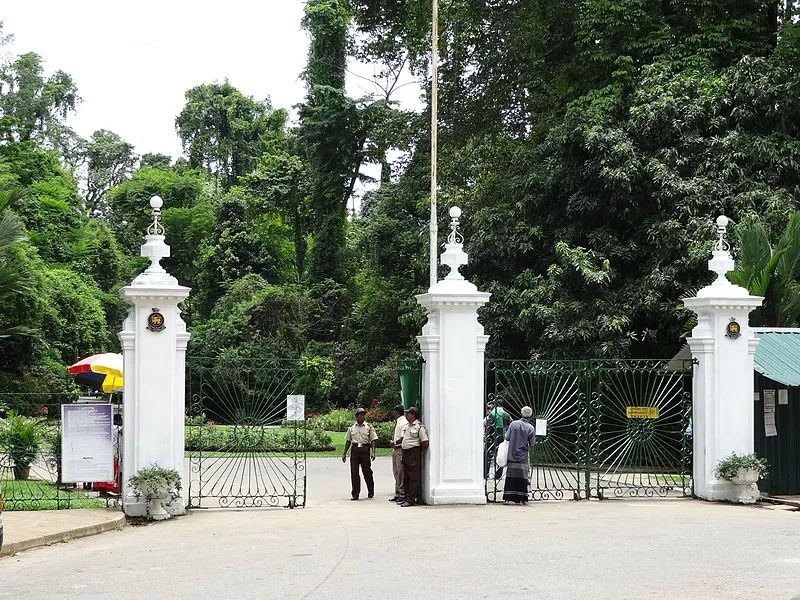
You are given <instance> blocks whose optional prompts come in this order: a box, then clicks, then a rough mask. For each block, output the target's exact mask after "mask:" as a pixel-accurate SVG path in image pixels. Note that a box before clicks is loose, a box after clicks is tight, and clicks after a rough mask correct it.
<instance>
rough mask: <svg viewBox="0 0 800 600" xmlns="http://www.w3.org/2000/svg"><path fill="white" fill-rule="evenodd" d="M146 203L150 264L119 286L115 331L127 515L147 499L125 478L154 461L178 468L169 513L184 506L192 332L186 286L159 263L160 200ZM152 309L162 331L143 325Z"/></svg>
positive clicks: (145, 252) (163, 254)
mask: <svg viewBox="0 0 800 600" xmlns="http://www.w3.org/2000/svg"><path fill="white" fill-rule="evenodd" d="M150 205H151V206H152V208H153V217H154V220H153V224H152V225H151V226H150V228H149V229H148V235H147V236H146V238H145V239H146V241H145V243H144V245H143V246H142V250H141V255H142V256H146V257H148V258H149V259H150V261H151V264H150V266H149V267H148V268H147V269H146V270H145V271H144V272H143V273H141V274H140V275H138V276H137V277H136V278H135V279H134V280H133V281H132V282H131V284H130V285H129V286H127V287H124V288H122V290H120V295H121V296H122V298H123V299H125V301H126V302H127V303H128V304H129V305H130V308H129V310H128V318H127V319H126V320H125V323H124V325H123V330H122V331H121V332H120V333H119V339H120V340H121V342H122V353H123V359H124V374H125V384H124V386H125V387H124V394H125V402H124V408H123V422H122V425H123V436H122V437H123V468H122V473H123V480H124V481H123V490H122V503H123V508H124V510H125V514H127V515H129V516H144V515H145V510H146V505H147V502H146V501H144V500H141V501H138V500H137V499H136V496H134V495H133V493H132V492H131V489H130V487H129V486H128V481H127V480H128V478H130V477H131V476H133V475H135V474H136V473H137V472H138V471H139V470H140V469H142V468H144V467H148V466H150V465H152V464H157V465H158V466H160V467H163V468H166V469H175V470H176V471H178V473H180V474H181V481H182V482H183V488H184V489H183V492H184V497H183V498H179V499H177V500H175V501H174V502H173V503H172V504H171V505H170V506H167V507H166V508H167V510H168V511H169V512H170V513H171V514H173V515H176V514H184V513H185V512H186V508H185V507H186V497H185V494H186V488H187V482H188V479H187V474H186V467H185V461H184V458H183V455H184V428H183V423H184V397H185V386H184V383H185V377H186V375H185V370H186V344H187V343H188V341H189V335H190V334H189V333H187V331H186V324H185V323H184V322H183V320H182V319H181V316H180V309H179V308H178V303H179V302H181V301H182V300H184V299H185V298H186V297H188V295H189V291H190V289H189V288H188V287H184V286H182V285H179V284H178V281H177V279H175V278H174V277H172V276H171V275H170V274H169V273H167V272H166V271H165V270H164V268H163V267H162V266H161V265H160V260H161V259H162V258H167V257H169V255H170V249H169V246H167V244H166V243H165V242H164V231H163V228H162V227H161V225H160V224H159V222H158V217H159V215H160V212H161V211H160V209H161V205H162V200H161V199H160V198H158V197H157V196H155V197H153V199H151V201H150ZM154 309H157V312H160V313H161V314H162V315H163V317H164V329H163V330H162V331H153V330H150V329H148V327H147V326H148V317H149V315H151V314H152V313H153V311H154Z"/></svg>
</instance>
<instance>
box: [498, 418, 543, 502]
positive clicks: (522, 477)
mask: <svg viewBox="0 0 800 600" xmlns="http://www.w3.org/2000/svg"><path fill="white" fill-rule="evenodd" d="M532 416H533V410H531V407H530V406H523V407H522V418H520V419H517V420H516V421H513V422H512V423H511V425H509V426H508V431H506V440H507V441H508V463H507V465H506V467H507V471H506V483H505V486H504V487H503V503H504V504H511V503H512V502H513V503H515V504H520V503H522V504H527V503H528V488H529V487H530V474H531V465H530V459H529V458H528V451H529V449H530V448H532V447H533V446H534V444H535V443H536V429H535V428H534V426H533V425H532V424H531V417H532Z"/></svg>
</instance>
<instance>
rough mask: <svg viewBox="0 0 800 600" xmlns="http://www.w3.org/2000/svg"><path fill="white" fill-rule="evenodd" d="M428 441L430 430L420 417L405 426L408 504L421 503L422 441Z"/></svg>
mask: <svg viewBox="0 0 800 600" xmlns="http://www.w3.org/2000/svg"><path fill="white" fill-rule="evenodd" d="M427 441H428V430H427V429H425V425H423V424H422V423H421V422H420V421H419V420H418V419H417V420H415V421H414V422H413V423H406V424H405V425H404V426H403V443H402V447H403V488H405V492H406V503H407V504H418V503H419V500H420V499H419V484H420V482H421V481H422V442H427Z"/></svg>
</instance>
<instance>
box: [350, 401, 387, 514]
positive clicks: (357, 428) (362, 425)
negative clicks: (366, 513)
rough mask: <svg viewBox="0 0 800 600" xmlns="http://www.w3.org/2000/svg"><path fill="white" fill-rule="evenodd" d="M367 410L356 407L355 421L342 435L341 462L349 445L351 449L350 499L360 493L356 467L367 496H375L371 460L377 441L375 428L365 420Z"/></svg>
mask: <svg viewBox="0 0 800 600" xmlns="http://www.w3.org/2000/svg"><path fill="white" fill-rule="evenodd" d="M366 418H367V411H366V409H364V408H357V409H356V422H355V423H353V424H352V425H350V427H348V428H347V434H346V435H345V436H344V440H345V443H344V453H343V454H342V462H347V451H348V450H349V449H350V446H352V447H353V451H352V452H351V453H350V482H351V483H352V486H353V487H352V490H351V492H350V493H351V498H350V499H351V500H358V496H359V495H360V494H361V477H360V476H359V473H358V467H359V466H361V471H362V472H363V473H364V481H365V482H366V483H367V497H368V498H372V497H374V496H375V480H374V479H373V478H372V464H371V463H372V461H373V460H375V442H377V441H378V434H377V433H375V428H374V427H373V426H372V425H370V424H369V423H367V422H366Z"/></svg>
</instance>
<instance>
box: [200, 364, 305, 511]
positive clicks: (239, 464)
mask: <svg viewBox="0 0 800 600" xmlns="http://www.w3.org/2000/svg"><path fill="white" fill-rule="evenodd" d="M187 369H188V370H187V426H186V448H187V454H188V460H189V506H190V508H228V507H230V508H246V507H250V508H253V507H269V506H287V507H289V508H295V507H298V506H305V503H306V452H307V448H308V440H309V436H308V430H307V429H306V421H305V415H304V414H301V415H300V416H301V418H300V419H296V420H291V421H289V420H287V395H298V394H302V390H300V389H299V387H300V383H299V382H300V381H301V379H302V376H301V375H302V373H301V365H300V363H298V362H297V361H291V360H289V361H287V360H243V359H235V360H222V359H204V358H190V359H189V360H188V363H187Z"/></svg>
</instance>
